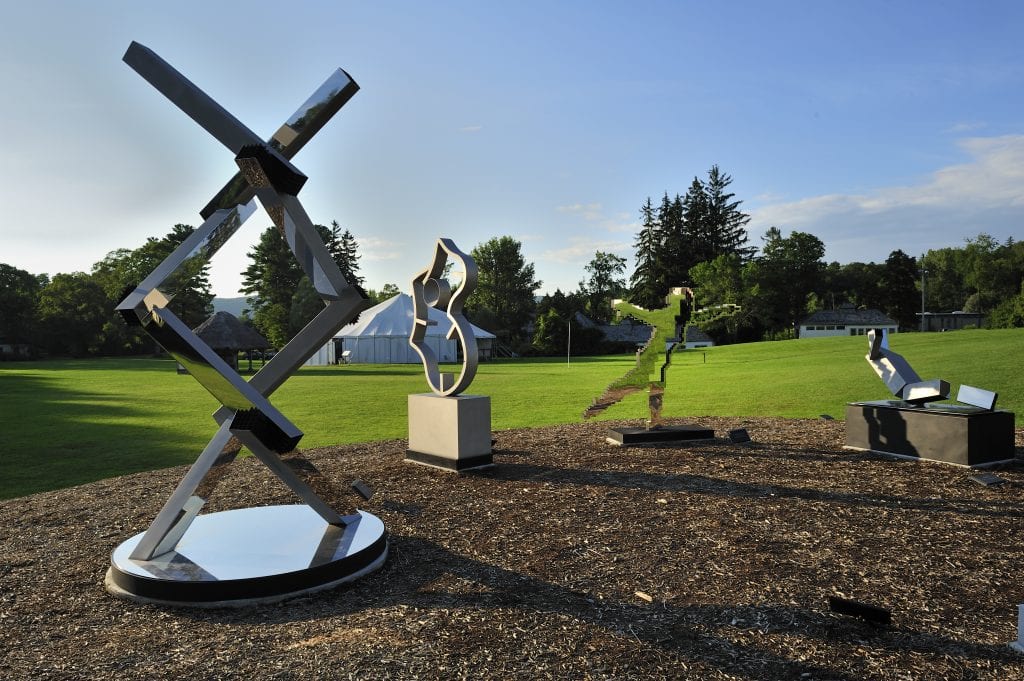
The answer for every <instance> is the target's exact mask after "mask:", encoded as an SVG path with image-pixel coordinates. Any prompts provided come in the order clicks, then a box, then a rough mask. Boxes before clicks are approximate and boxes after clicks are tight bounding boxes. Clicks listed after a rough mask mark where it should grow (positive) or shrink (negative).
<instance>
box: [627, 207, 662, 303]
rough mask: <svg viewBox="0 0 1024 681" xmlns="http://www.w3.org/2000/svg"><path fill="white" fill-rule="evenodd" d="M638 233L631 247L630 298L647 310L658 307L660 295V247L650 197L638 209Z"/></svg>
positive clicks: (656, 223) (657, 226)
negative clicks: (631, 273)
mask: <svg viewBox="0 0 1024 681" xmlns="http://www.w3.org/2000/svg"><path fill="white" fill-rule="evenodd" d="M640 218H641V225H640V232H639V233H638V234H637V236H636V241H635V242H634V243H633V247H634V248H635V249H636V255H635V256H634V259H635V260H636V269H635V270H633V276H631V277H630V278H629V285H630V296H631V300H632V302H633V303H635V304H636V305H639V306H640V307H643V308H646V309H648V310H652V309H656V308H658V307H660V305H659V304H658V303H659V301H660V300H661V298H662V297H663V296H662V295H659V291H658V271H657V256H658V249H659V248H660V246H661V242H660V239H659V225H658V222H657V218H656V217H655V215H654V206H653V205H651V197H649V196H648V197H647V202H646V203H645V204H644V205H643V206H641V207H640Z"/></svg>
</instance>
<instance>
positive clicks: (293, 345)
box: [108, 42, 387, 602]
mask: <svg viewBox="0 0 1024 681" xmlns="http://www.w3.org/2000/svg"><path fill="white" fill-rule="evenodd" d="M124 61H125V62H126V63H127V64H128V65H129V66H131V67H132V68H133V69H134V70H135V71H136V72H138V73H139V75H141V76H142V77H143V78H145V79H146V80H147V81H149V83H150V84H152V85H153V86H154V87H155V88H156V89H157V90H159V91H160V92H161V93H163V94H164V95H165V96H166V97H167V98H168V99H170V100H171V102H172V103H174V104H175V105H177V106H178V107H179V108H180V109H181V110H182V111H184V112H185V113H186V114H188V115H189V116H190V117H191V118H192V119H193V120H194V121H195V122H196V123H198V124H199V125H200V126H201V127H202V128H203V129H205V130H206V131H207V132H209V133H210V134H211V135H213V136H214V137H215V138H216V139H217V140H218V141H220V142H221V143H222V144H224V145H225V146H226V147H227V148H228V149H229V150H231V152H232V153H233V154H234V155H235V162H236V164H237V165H238V167H239V172H238V173H237V174H236V175H235V176H234V177H233V178H232V179H231V180H230V181H229V182H228V183H227V184H226V185H225V186H224V188H223V189H221V190H220V191H219V192H218V193H217V194H216V195H215V196H214V198H213V199H212V200H211V201H210V202H209V203H208V204H207V205H206V207H204V208H203V210H202V211H200V213H201V215H202V216H203V217H204V218H205V221H204V222H203V224H202V225H201V226H200V227H199V228H198V229H196V230H195V232H194V233H193V234H192V235H191V236H190V237H189V238H188V239H186V240H185V241H184V242H183V243H182V244H181V246H180V247H179V248H178V249H177V250H175V251H174V252H173V253H172V254H171V255H170V256H168V258H167V259H166V260H164V261H163V262H162V263H161V264H160V265H158V266H157V268H156V269H154V270H153V272H152V273H151V274H150V275H149V276H147V277H146V278H145V279H144V280H143V281H142V282H141V283H140V284H139V285H138V286H137V287H135V289H134V290H132V291H131V292H129V293H128V294H127V296H126V297H125V298H124V300H123V301H122V302H121V303H120V304H119V305H118V306H117V309H118V311H119V312H120V313H121V314H122V315H123V316H124V318H125V320H126V321H127V322H128V323H130V324H136V325H140V326H142V328H143V329H144V330H145V331H146V332H147V333H149V334H150V335H151V336H152V337H153V338H154V339H155V340H156V341H157V342H158V343H160V345H162V346H163V347H164V348H165V349H166V350H167V351H168V352H169V353H170V354H171V355H172V356H173V357H174V358H175V359H176V360H177V361H178V362H179V363H180V364H181V365H183V366H184V367H185V368H186V369H187V370H188V372H189V373H190V374H192V376H193V377H194V378H195V379H196V380H197V381H199V383H200V384H201V385H202V386H203V387H204V388H206V390H208V391H209V392H210V394H211V395H213V396H214V397H215V398H216V399H217V400H218V401H219V402H220V403H221V405H222V406H221V408H220V409H219V410H218V411H217V412H216V413H215V414H214V419H215V420H216V421H217V423H218V424H219V429H218V431H217V433H216V434H215V435H214V437H213V439H211V440H210V442H209V444H208V445H207V446H206V448H205V449H204V450H203V452H202V453H201V454H200V456H199V458H198V459H197V460H196V462H195V464H193V466H192V467H191V469H190V470H189V471H188V473H187V474H186V475H185V477H184V478H183V479H182V481H181V482H180V483H179V485H178V487H177V488H176V489H175V490H174V492H173V493H172V495H171V497H170V499H168V501H167V502H166V504H165V505H164V507H163V509H161V511H160V512H159V513H158V514H157V517H156V519H155V520H154V521H153V523H152V525H151V526H150V528H149V530H147V531H146V532H145V533H144V534H142V535H138V536H137V537H133V538H132V539H129V540H128V541H126V542H125V543H124V544H122V545H121V546H120V547H119V548H118V550H117V551H115V553H114V556H113V558H112V565H111V570H110V572H108V587H109V588H110V589H111V591H113V592H115V593H118V594H119V595H127V596H130V597H131V596H137V597H140V598H143V599H148V600H161V601H171V602H183V601H188V602H211V601H214V602H219V601H221V600H229V601H230V600H237V599H239V598H245V599H253V598H257V599H264V600H266V599H271V598H276V597H280V596H282V595H288V594H289V593H294V592H295V591H297V590H309V589H312V588H319V587H322V586H324V585H325V584H328V585H329V583H333V582H337V581H342V580H345V579H347V578H351V577H354V576H357V574H358V573H360V571H365V570H366V569H368V568H369V567H374V566H377V565H379V564H380V563H382V562H383V560H384V556H385V555H386V552H387V542H386V535H385V533H384V530H383V525H382V524H381V523H380V521H379V520H378V519H377V518H375V517H374V516H372V515H370V514H367V513H364V512H361V511H357V510H356V509H355V508H354V507H353V506H351V505H350V504H349V503H347V502H346V501H344V500H342V499H341V498H340V497H339V495H338V494H337V493H336V491H335V490H334V489H333V486H331V485H330V483H329V482H328V481H327V480H326V479H325V478H324V477H323V476H322V475H320V474H319V471H317V470H316V468H315V467H314V466H312V464H310V463H309V462H308V461H306V460H305V459H304V458H303V457H302V456H301V455H300V454H298V453H297V451H295V447H296V445H297V444H298V442H299V440H300V439H301V437H302V431H300V430H299V429H298V428H297V427H296V426H295V425H294V424H293V423H291V422H290V421H289V420H288V419H287V418H286V417H285V416H284V415H283V414H281V413H280V412H279V411H278V410H277V409H276V408H275V407H274V406H273V405H272V404H271V403H270V401H269V400H268V399H267V398H268V396H269V395H270V394H271V393H272V392H273V391H274V390H276V389H277V388H278V387H279V386H280V385H281V384H282V383H283V382H284V381H285V380H286V379H287V378H288V377H289V376H290V375H291V374H292V373H294V372H295V371H296V370H297V369H298V367H299V366H301V365H302V363H303V362H305V360H306V359H307V358H308V357H309V356H310V355H311V354H312V353H313V352H314V351H315V349H316V348H318V347H320V346H321V345H323V344H324V343H325V342H326V341H327V340H328V339H329V338H331V337H332V336H333V334H334V333H335V332H336V331H337V329H338V328H340V327H341V326H343V325H344V324H345V323H347V322H348V321H350V320H351V319H353V318H354V317H355V316H356V315H357V314H358V313H359V312H360V311H361V310H363V309H365V308H366V307H367V306H368V303H367V301H366V300H365V297H364V296H363V294H362V293H361V292H360V291H358V290H357V289H356V288H355V287H353V286H352V285H350V284H349V282H348V281H346V280H345V277H344V276H343V275H342V273H341V271H340V270H339V268H338V266H337V264H336V263H335V262H334V260H333V259H332V258H331V256H330V253H329V252H328V251H327V249H326V247H325V246H324V244H323V242H322V241H321V240H320V237H319V235H318V233H317V232H316V229H315V228H314V227H313V224H312V222H311V220H310V219H309V216H308V215H307V214H306V212H305V210H304V209H303V207H302V204H301V203H300V202H299V200H298V198H297V197H296V195H297V194H298V192H299V190H300V189H301V188H302V185H303V184H304V183H305V181H306V176H305V175H303V174H302V172H301V171H299V170H298V169H297V168H295V166H293V165H292V164H291V162H290V160H289V159H291V158H292V157H293V156H294V155H295V154H296V152H298V151H299V149H301V148H302V147H303V146H304V145H305V144H306V143H307V142H308V141H309V139H310V138H312V136H313V135H315V134H316V133H317V131H319V130H320V129H321V128H322V127H323V126H324V124H326V123H327V121H328V120H330V118H331V117H332V116H333V115H334V114H335V113H336V112H337V111H338V110H339V109H340V108H341V107H342V106H343V105H344V104H345V102H347V101H348V100H349V98H351V97H352V95H354V94H355V92H356V91H357V90H358V89H359V86H358V85H356V83H355V81H353V80H352V79H351V77H349V75H348V74H347V73H345V72H344V71H342V70H341V69H338V70H336V71H335V72H334V73H333V74H332V75H331V76H330V78H328V79H327V80H326V81H325V82H324V83H323V85H321V86H320V87H319V88H318V89H317V91H316V92H315V93H314V94H313V95H312V96H311V97H310V98H309V99H308V100H307V101H306V102H305V103H304V104H303V105H302V106H301V107H299V109H298V110H297V111H296V112H295V113H294V114H293V115H292V116H291V117H289V118H288V120H287V121H285V123H284V124H283V125H282V126H281V127H280V128H279V129H278V130H277V132H275V133H274V135H273V136H272V137H271V138H270V139H269V140H267V141H266V142H264V141H263V140H262V139H261V138H259V137H257V136H256V134H255V133H253V132H252V131H251V130H249V129H248V128H246V127H245V126H244V125H243V124H242V123H241V122H239V121H238V120H237V119H236V118H234V117H233V116H232V115H231V114H230V113H228V112H227V111H226V110H224V109H223V108H222V107H221V106H220V105H219V104H217V103H216V102H215V101H214V100H213V99H211V98H210V97H209V96H207V95H206V94H205V93H204V92H203V91H202V90H200V89H199V88H198V87H196V86H195V85H194V84H193V83H191V82H190V81H189V80H188V79H187V78H185V77H184V76H183V75H182V74H181V73H179V72H178V71H176V70H175V69H174V68H173V67H171V66H170V65H169V64H168V63H167V62H165V61H164V60H163V59H161V58H160V57H159V56H158V55H156V54H155V53H154V52H152V51H151V50H149V49H148V48H146V47H144V46H142V45H140V44H138V43H134V42H133V43H132V44H131V46H130V47H129V48H128V50H127V52H126V53H125V55H124ZM257 198H258V199H259V201H260V203H261V204H262V205H263V207H264V208H265V210H266V211H267V213H268V214H269V215H270V217H271V219H272V220H273V221H274V224H275V225H276V226H277V228H278V230H279V231H280V232H281V235H282V237H283V238H284V239H285V240H286V241H287V243H288V245H289V247H290V248H291V250H292V252H293V253H294V255H295V257H296V258H297V260H298V263H299V265H300V266H301V268H302V270H303V271H304V272H305V273H306V275H307V276H308V277H309V279H310V281H311V282H312V285H313V287H314V288H315V290H316V291H317V293H318V294H319V295H320V297H321V299H322V300H323V302H324V309H323V310H322V311H321V312H320V313H319V314H317V315H316V317H314V318H313V320H311V321H310V322H309V323H308V324H307V325H306V326H305V327H304V328H303V329H302V330H301V331H299V333H298V334H296V335H295V337H293V338H292V339H291V341H289V342H288V343H287V344H286V345H285V347H283V348H281V350H280V351H279V352H278V353H277V354H276V355H275V356H274V358H273V359H272V360H271V361H270V362H268V363H267V364H266V365H265V366H264V367H263V368H262V369H261V370H260V371H259V372H258V373H257V374H256V375H254V376H253V377H252V378H251V379H250V380H249V381H248V382H246V381H245V380H244V379H242V377H241V376H239V375H238V373H237V372H235V371H234V370H233V369H232V368H231V367H230V366H228V364H227V363H226V362H224V360H222V359H221V358H220V357H218V356H217V354H216V353H215V352H214V351H213V350H212V349H211V348H210V347H209V346H207V345H206V344H205V343H204V342H203V341H202V340H200V339H199V338H198V337H197V336H196V335H195V334H194V333H193V332H192V331H191V330H190V329H189V328H188V327H187V326H186V325H185V324H184V323H182V321H181V320H180V319H179V318H178V317H177V316H176V315H175V314H174V312H173V311H172V310H171V308H170V307H169V303H170V301H169V300H168V299H167V298H166V297H165V296H164V295H163V294H162V293H161V292H160V289H159V287H160V286H161V285H162V284H163V282H164V281H165V280H166V279H167V278H168V277H170V276H171V275H172V274H174V273H175V272H176V271H178V270H179V269H181V268H182V267H184V266H186V264H187V263H191V262H193V261H195V260H197V259H200V260H202V261H206V260H208V259H209V258H210V257H212V256H213V255H214V254H215V253H216V252H217V250H218V249H219V248H220V247H221V246H223V245H224V243H225V242H226V241H227V240H228V239H229V238H230V237H231V236H232V235H233V234H234V233H235V232H236V231H237V230H238V228H239V227H240V226H241V224H242V223H243V222H244V221H245V220H246V219H247V218H248V217H249V216H251V215H252V213H253V212H254V211H255V199H257ZM243 445H244V446H245V447H247V448H249V450H250V451H252V452H253V454H255V455H256V457H258V458H259V459H260V461H262V462H263V463H264V464H265V465H266V466H267V467H268V468H270V469H271V471H273V472H274V474H275V475H277V476H278V477H279V478H280V479H281V480H282V481H283V482H284V483H285V484H286V485H287V486H288V487H289V488H290V489H291V490H292V491H293V492H295V494H296V495H297V496H298V497H299V498H300V499H301V500H302V501H303V502H304V504H305V505H306V507H308V509H309V510H311V511H312V515H313V516H314V517H313V518H312V520H311V519H310V517H309V515H310V514H306V515H303V511H302V510H301V508H300V509H299V510H298V511H296V508H295V507H269V508H276V509H282V510H280V511H278V512H277V513H276V516H277V517H281V518H287V519H288V520H287V521H286V522H283V523H281V522H279V523H277V524H278V525H282V526H284V529H283V530H282V532H283V533H284V536H287V535H288V534H289V529H288V528H289V527H290V528H291V533H292V534H295V533H298V534H301V531H300V530H299V529H298V528H299V526H306V527H308V528H312V536H314V537H316V538H317V542H318V543H317V545H316V546H314V549H315V551H313V553H312V555H311V557H309V560H308V564H307V565H305V566H296V565H289V567H288V568H287V569H285V572H286V573H287V574H288V575H290V577H288V578H282V577H281V572H280V570H281V569H284V568H282V567H281V565H279V564H277V565H269V563H275V561H278V559H279V556H277V555H274V556H272V557H270V558H268V560H267V562H268V565H266V566H261V565H259V564H258V563H259V560H258V559H255V560H254V557H255V556H256V555H257V554H258V552H256V553H253V547H248V549H246V550H248V551H249V552H250V554H251V555H250V556H249V561H250V562H254V563H256V564H255V565H249V566H247V567H246V568H245V569H243V570H239V569H238V566H237V565H235V564H233V563H234V561H233V559H232V557H231V556H230V555H228V556H227V558H226V559H225V560H226V562H227V563H229V564H230V565H228V566H227V567H224V568H222V571H223V576H222V575H219V574H217V573H216V571H213V572H211V569H209V568H208V567H207V566H204V565H199V564H197V563H195V560H194V555H196V554H199V553H202V552H203V551H204V550H206V549H207V548H209V547H205V548H204V547H197V546H193V545H192V544H195V543H196V542H198V541H199V539H196V540H194V541H193V542H192V544H190V548H189V550H190V551H192V554H190V555H191V556H193V558H190V557H189V555H185V553H183V550H182V549H181V547H182V541H183V538H187V535H186V532H187V531H188V530H189V528H190V527H191V526H192V525H193V523H195V522H196V521H197V518H206V519H208V521H207V522H206V523H205V525H206V528H205V529H204V533H205V534H204V536H205V535H206V534H210V531H211V530H212V531H213V534H214V535H216V534H217V530H218V529H219V530H220V532H221V534H237V533H238V532H239V527H238V526H239V524H240V523H241V524H246V522H247V521H249V523H248V524H250V525H251V524H252V523H253V522H255V523H258V524H260V525H264V526H270V525H274V524H275V522H274V517H275V514H274V513H272V512H270V511H267V510H266V508H267V507H264V508H263V509H259V510H257V509H242V510H243V511H249V512H252V513H249V514H248V515H246V514H240V511H232V512H222V513H220V514H211V515H210V516H199V511H200V510H201V509H202V507H203V505H204V504H205V502H206V500H207V499H208V498H209V496H210V494H211V493H212V492H213V490H214V488H215V487H216V486H217V483H218V482H219V481H220V479H221V478H222V477H223V474H224V472H225V470H226V465H227V464H229V463H231V461H233V460H234V459H235V458H236V456H237V455H238V453H239V451H240V450H241V447H242V446H243ZM325 497H327V498H326V499H325ZM268 513H269V514H270V516H269V517H268ZM296 513H298V515H296ZM230 514H234V515H230ZM214 516H218V517H216V518H214ZM316 516H318V517H319V519H320V521H319V524H317V521H316V518H315V517H316ZM296 523H298V525H296ZM324 523H326V526H325V525H324ZM201 534H203V533H201ZM200 539H201V538H200ZM212 541H213V542H214V544H215V545H216V543H217V542H218V541H222V540H218V539H217V537H216V536H215V537H214V539H213V540H212ZM264 541H269V540H268V539H267V538H264ZM219 546H220V545H217V546H215V547H214V548H213V550H212V552H213V554H215V558H220V557H222V556H221V555H220V554H230V552H231V551H230V549H228V548H224V549H223V550H220V551H218V548H219ZM270 551H271V553H273V550H272V549H270ZM353 552H357V553H360V555H358V556H355V555H354V554H353ZM204 555H205V554H204ZM299 560H300V563H301V562H305V561H306V558H300V559H299ZM215 562H216V561H215ZM278 562H279V561H278ZM172 567H173V569H172ZM264 568H265V569H264ZM314 568H315V570H314V572H315V573H316V574H315V575H313V576H310V574H309V570H312V569H314ZM324 580H326V581H324Z"/></svg>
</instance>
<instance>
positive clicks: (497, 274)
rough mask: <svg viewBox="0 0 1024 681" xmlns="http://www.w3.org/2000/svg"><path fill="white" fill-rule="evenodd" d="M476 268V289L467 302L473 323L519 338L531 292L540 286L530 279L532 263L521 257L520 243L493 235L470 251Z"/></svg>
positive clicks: (529, 310) (530, 309) (531, 305)
mask: <svg viewBox="0 0 1024 681" xmlns="http://www.w3.org/2000/svg"><path fill="white" fill-rule="evenodd" d="M470 254H471V255H472V257H473V260H474V261H476V266H477V269H478V271H479V279H478V283H477V287H476V291H475V292H474V293H473V294H472V295H471V296H470V298H469V301H468V302H467V306H466V307H467V311H469V313H470V314H471V315H472V316H473V319H474V323H478V324H480V325H481V326H483V327H484V328H488V327H487V326H486V324H487V323H491V324H492V325H493V328H488V330H489V331H491V332H492V333H494V334H495V335H496V336H498V337H500V338H502V339H503V340H506V341H518V340H521V339H522V338H523V333H524V328H525V326H526V324H527V322H529V321H530V317H531V315H532V314H533V310H534V306H535V302H534V298H533V292H534V291H536V290H537V289H538V288H540V286H541V282H540V281H537V280H536V279H534V276H535V275H534V269H533V263H527V262H526V260H525V259H524V258H523V254H522V244H521V243H520V242H519V241H516V240H515V239H513V238H512V237H510V236H501V237H494V238H492V239H489V240H488V241H485V242H484V243H482V244H479V245H478V246H477V247H476V248H474V249H473V250H472V251H471V253H470Z"/></svg>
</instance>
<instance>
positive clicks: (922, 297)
mask: <svg viewBox="0 0 1024 681" xmlns="http://www.w3.org/2000/svg"><path fill="white" fill-rule="evenodd" d="M921 257H922V259H923V258H924V256H921ZM926 274H928V270H926V269H925V268H923V267H922V268H921V331H924V330H925V320H924V275H926Z"/></svg>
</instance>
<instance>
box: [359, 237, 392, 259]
mask: <svg viewBox="0 0 1024 681" xmlns="http://www.w3.org/2000/svg"><path fill="white" fill-rule="evenodd" d="M356 242H357V243H358V244H359V255H360V256H361V257H362V258H363V259H364V260H367V261H370V262H378V261H382V260H398V259H399V258H401V257H403V256H404V252H403V250H402V249H403V244H401V243H399V242H397V241H388V240H387V239H379V238H377V237H372V236H368V237H357V238H356Z"/></svg>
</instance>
